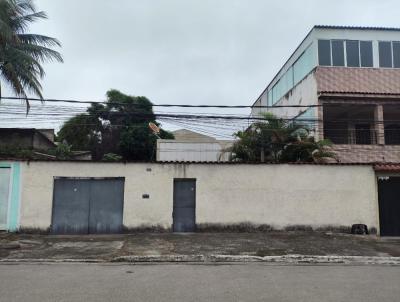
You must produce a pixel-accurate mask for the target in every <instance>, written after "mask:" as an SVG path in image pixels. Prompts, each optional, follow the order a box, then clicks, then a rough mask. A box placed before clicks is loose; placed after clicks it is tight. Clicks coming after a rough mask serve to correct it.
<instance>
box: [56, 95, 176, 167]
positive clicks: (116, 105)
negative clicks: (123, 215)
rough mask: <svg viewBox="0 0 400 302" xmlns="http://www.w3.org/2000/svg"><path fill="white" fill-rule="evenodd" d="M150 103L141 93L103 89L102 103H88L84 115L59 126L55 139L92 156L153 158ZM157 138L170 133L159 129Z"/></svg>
mask: <svg viewBox="0 0 400 302" xmlns="http://www.w3.org/2000/svg"><path fill="white" fill-rule="evenodd" d="M155 118H156V117H155V115H154V113H153V108H152V103H151V102H150V101H149V100H148V99H147V98H146V97H143V96H129V95H125V94H123V93H121V92H119V91H118V90H110V91H108V92H107V102H106V103H105V104H92V105H91V106H90V107H89V108H88V110H87V113H85V114H80V115H77V116H75V117H73V118H71V119H70V120H68V121H67V122H65V124H64V125H63V127H62V128H61V129H60V131H59V133H58V140H59V141H61V142H62V141H65V142H67V143H68V144H69V145H71V147H72V150H90V151H91V152H92V156H93V158H94V159H103V157H104V155H105V154H111V153H113V154H116V155H119V156H122V157H123V159H124V160H136V161H148V160H152V159H154V155H155V148H156V140H157V137H156V136H155V135H154V134H153V132H152V131H151V130H150V129H149V126H148V125H149V123H150V122H152V123H155V124H157V122H156V121H155ZM160 137H161V138H173V135H172V134H171V133H169V132H167V131H164V130H162V129H161V131H160Z"/></svg>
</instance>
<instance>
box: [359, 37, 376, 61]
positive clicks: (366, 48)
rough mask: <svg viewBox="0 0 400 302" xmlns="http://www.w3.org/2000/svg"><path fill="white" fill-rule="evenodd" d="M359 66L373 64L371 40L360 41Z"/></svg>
mask: <svg viewBox="0 0 400 302" xmlns="http://www.w3.org/2000/svg"><path fill="white" fill-rule="evenodd" d="M360 55H361V67H372V66H373V58H372V57H373V55H372V42H371V41H360Z"/></svg>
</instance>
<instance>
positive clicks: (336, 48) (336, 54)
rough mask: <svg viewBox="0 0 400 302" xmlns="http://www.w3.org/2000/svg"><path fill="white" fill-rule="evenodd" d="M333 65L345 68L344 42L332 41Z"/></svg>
mask: <svg viewBox="0 0 400 302" xmlns="http://www.w3.org/2000/svg"><path fill="white" fill-rule="evenodd" d="M332 65H333V66H344V41H343V40H333V41H332Z"/></svg>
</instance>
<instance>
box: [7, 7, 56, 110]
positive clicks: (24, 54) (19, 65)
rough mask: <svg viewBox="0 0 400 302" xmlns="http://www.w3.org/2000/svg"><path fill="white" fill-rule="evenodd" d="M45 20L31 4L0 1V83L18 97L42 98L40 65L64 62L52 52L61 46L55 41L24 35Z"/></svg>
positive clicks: (44, 14)
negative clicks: (34, 25) (2, 81)
mask: <svg viewBox="0 0 400 302" xmlns="http://www.w3.org/2000/svg"><path fill="white" fill-rule="evenodd" d="M46 18H47V16H46V13H45V12H43V11H37V10H36V7H35V5H34V4H33V1H32V0H0V79H3V80H4V81H5V82H6V83H8V84H9V85H10V87H11V88H12V89H13V91H14V93H15V94H16V95H18V96H22V97H27V92H31V93H33V94H35V95H37V96H38V97H40V98H43V97H42V86H41V85H40V79H42V78H43V76H44V74H45V72H44V69H43V67H42V65H41V64H42V63H44V62H47V61H53V60H55V61H59V62H62V61H63V60H62V57H61V55H60V53H58V52H57V51H55V50H53V49H52V47H54V46H60V42H59V41H58V40H57V39H55V38H51V37H47V36H43V35H37V34H31V33H28V32H27V30H28V27H29V24H30V23H32V22H35V21H37V20H41V19H46ZM0 96H1V87H0ZM27 105H28V106H29V103H28V102H27Z"/></svg>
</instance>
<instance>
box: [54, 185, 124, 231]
mask: <svg viewBox="0 0 400 302" xmlns="http://www.w3.org/2000/svg"><path fill="white" fill-rule="evenodd" d="M123 202H124V179H123V178H101V179H98V178H96V179H94V178H90V179H89V178H87V179H82V178H56V179H55V180H54V196H53V215H52V232H53V233H55V234H87V233H91V234H95V233H120V232H121V231H122V214H123Z"/></svg>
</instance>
